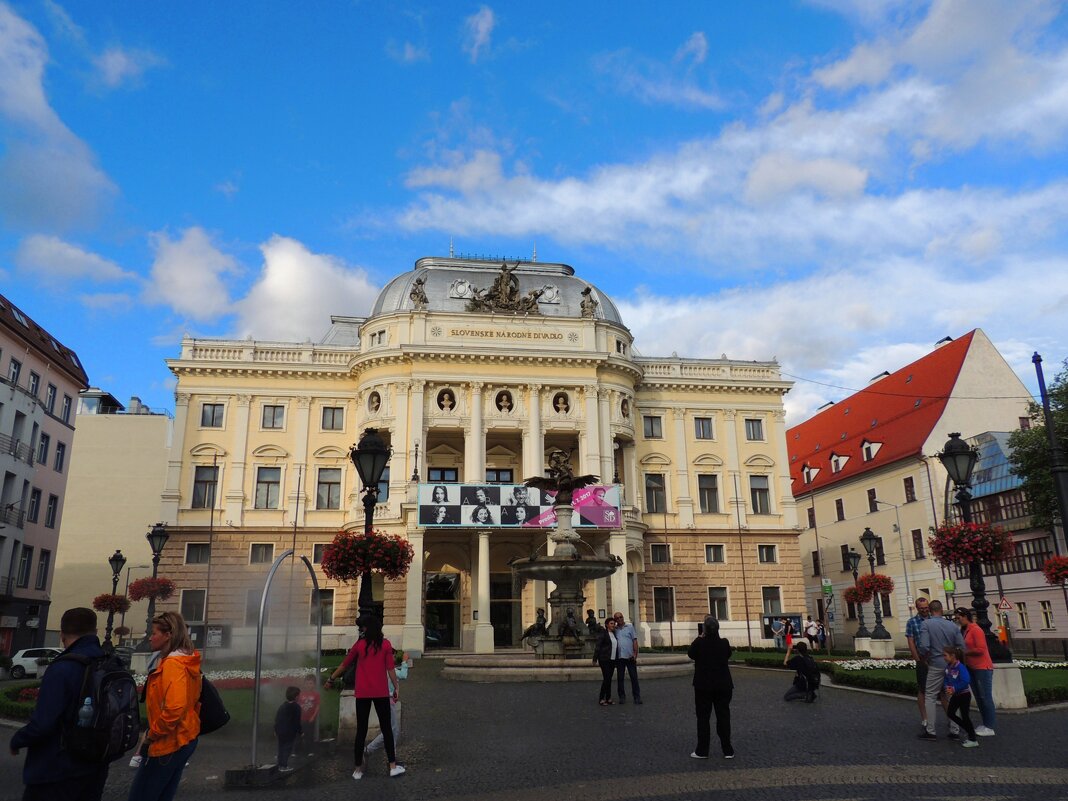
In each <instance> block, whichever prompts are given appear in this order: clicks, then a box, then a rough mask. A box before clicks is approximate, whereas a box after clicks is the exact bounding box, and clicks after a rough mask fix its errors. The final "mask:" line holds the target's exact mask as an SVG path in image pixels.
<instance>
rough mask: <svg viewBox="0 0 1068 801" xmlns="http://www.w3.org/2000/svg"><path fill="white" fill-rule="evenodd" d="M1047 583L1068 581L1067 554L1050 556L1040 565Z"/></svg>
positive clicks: (1061, 583) (1062, 583)
mask: <svg viewBox="0 0 1068 801" xmlns="http://www.w3.org/2000/svg"><path fill="white" fill-rule="evenodd" d="M1042 573H1043V575H1045V577H1046V583H1047V584H1060V585H1064V584H1065V583H1068V556H1051V557H1049V558H1048V559H1047V560H1046V563H1045V564H1044V565H1042Z"/></svg>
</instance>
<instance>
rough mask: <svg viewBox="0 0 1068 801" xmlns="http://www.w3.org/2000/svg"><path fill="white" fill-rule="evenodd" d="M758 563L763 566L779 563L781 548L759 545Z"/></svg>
mask: <svg viewBox="0 0 1068 801" xmlns="http://www.w3.org/2000/svg"><path fill="white" fill-rule="evenodd" d="M757 561H759V562H761V563H763V564H774V563H775V562H778V561H779V548H778V546H777V545H758V546H757Z"/></svg>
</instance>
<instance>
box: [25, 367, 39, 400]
mask: <svg viewBox="0 0 1068 801" xmlns="http://www.w3.org/2000/svg"><path fill="white" fill-rule="evenodd" d="M27 389H29V390H30V394H31V395H33V397H35V398H36V397H37V393H38V392H40V391H41V376H39V375H37V373H35V372H33V371H32V370H31V371H30V383H29V384H28V385H27Z"/></svg>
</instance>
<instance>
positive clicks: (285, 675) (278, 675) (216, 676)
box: [134, 667, 330, 683]
mask: <svg viewBox="0 0 1068 801" xmlns="http://www.w3.org/2000/svg"><path fill="white" fill-rule="evenodd" d="M329 669H330V668H322V671H323V672H325V671H327V670H329ZM314 672H315V668H313V667H307V668H286V669H284V670H262V671H260V678H261V679H289V678H294V679H299V678H303V677H304V676H307V675H308V674H309V673H314ZM204 676H205V677H206V678H207V679H208V681H223V680H225V679H254V678H256V671H254V670H209V671H208V672H207V673H205V674H204ZM134 679H136V680H137V681H138V682H139V683H140V682H142V681H144V680H145V674H144V673H138V674H136V675H135V676H134Z"/></svg>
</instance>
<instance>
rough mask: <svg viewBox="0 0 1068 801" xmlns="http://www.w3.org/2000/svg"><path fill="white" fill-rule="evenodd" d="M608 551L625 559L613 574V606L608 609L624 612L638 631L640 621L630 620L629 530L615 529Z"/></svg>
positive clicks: (609, 539) (610, 612)
mask: <svg viewBox="0 0 1068 801" xmlns="http://www.w3.org/2000/svg"><path fill="white" fill-rule="evenodd" d="M608 552H609V553H610V554H612V555H613V556H618V557H619V558H620V559H622V560H623V566H622V567H620V568H619V570H617V571H616V572H615V573H613V574H612V578H611V581H612V608H611V609H609V610H608V614H612V613H613V612H616V611H619V612H622V613H623V615H624V616H625V617H626V618H627V620H628V621H629V622H630V623H632V624H633V625H634V629H635V631H637V629H638V621H636V620H630V613H629V611H628V608H627V601H628V600H629V598H628V596H627V532H626V531H625V530H623V531H613V532H612V533H611V534H609V535H608Z"/></svg>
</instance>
